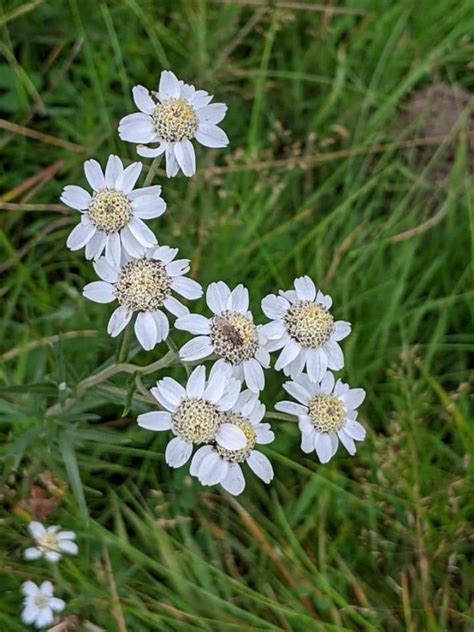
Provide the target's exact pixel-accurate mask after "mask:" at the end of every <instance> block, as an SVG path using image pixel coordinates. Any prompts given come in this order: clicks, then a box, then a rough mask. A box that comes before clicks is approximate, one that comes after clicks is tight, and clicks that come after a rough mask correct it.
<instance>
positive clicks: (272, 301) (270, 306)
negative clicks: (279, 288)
mask: <svg viewBox="0 0 474 632" xmlns="http://www.w3.org/2000/svg"><path fill="white" fill-rule="evenodd" d="M289 307H290V304H289V303H288V301H287V300H286V299H285V298H283V297H282V296H275V294H269V295H268V296H265V298H264V299H263V300H262V311H263V313H264V314H265V316H267V317H268V318H271V319H272V320H273V319H276V318H278V319H280V318H283V316H284V315H285V314H286V312H287V311H288V309H289Z"/></svg>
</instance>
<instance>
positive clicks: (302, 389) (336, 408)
mask: <svg viewBox="0 0 474 632" xmlns="http://www.w3.org/2000/svg"><path fill="white" fill-rule="evenodd" d="M133 99H134V101H135V104H136V106H137V108H138V110H139V112H136V113H133V114H129V115H127V116H125V117H124V118H123V119H122V120H121V121H120V123H119V128H118V131H119V135H120V138H121V139H122V140H124V141H127V142H131V143H137V144H138V146H137V153H138V154H139V155H140V156H142V157H145V158H154V159H155V161H158V160H160V159H161V158H160V157H162V156H165V158H166V173H167V175H168V177H173V176H175V175H177V173H178V171H179V170H181V171H182V172H183V173H184V175H186V176H192V175H194V173H195V171H196V156H195V150H194V146H193V144H192V142H191V141H192V140H193V139H195V140H197V141H198V142H199V143H201V144H202V145H204V146H207V147H225V146H226V145H227V144H228V139H227V136H226V134H225V133H224V132H223V131H222V129H220V128H219V127H218V126H217V124H218V123H220V122H221V121H222V120H223V118H224V116H225V114H226V111H227V106H226V105H224V104H222V103H211V101H212V96H211V95H209V94H208V93H207V92H205V91H204V90H196V89H195V88H194V86H191V85H188V84H186V83H184V82H183V81H180V80H178V79H177V77H176V76H175V75H174V74H173V73H172V72H171V71H163V72H162V73H161V78H160V81H159V87H158V90H157V91H149V90H147V89H146V88H144V87H143V86H135V87H134V88H133ZM156 166H157V162H155V163H154V165H153V166H152V168H151V169H150V171H149V176H150V178H148V177H147V179H146V180H145V183H144V186H143V187H142V188H136V184H137V181H138V178H139V176H140V173H141V170H142V165H141V164H140V163H139V162H135V163H133V164H131V165H129V166H127V167H124V165H123V164H122V161H121V160H120V158H119V157H118V156H115V155H112V156H109V158H108V160H107V163H106V166H105V170H104V171H102V168H101V166H100V165H99V163H98V162H96V161H95V160H88V161H86V163H85V164H84V171H85V176H86V178H87V180H88V183H89V185H90V188H91V190H92V191H91V192H88V191H86V190H85V189H83V188H81V187H78V186H66V187H65V189H64V191H63V194H62V196H61V199H62V201H63V202H64V203H65V204H67V205H68V206H70V207H72V208H73V209H76V210H78V211H79V212H80V214H81V215H80V217H81V219H80V223H79V224H78V225H77V226H76V227H75V228H74V230H73V231H72V233H71V234H70V236H69V238H68V241H67V245H68V247H69V248H70V249H71V250H79V249H81V248H83V247H84V246H85V256H86V258H87V259H89V260H93V266H94V269H95V272H96V273H97V275H98V277H99V279H100V280H98V281H94V282H92V283H89V284H87V285H86V286H85V287H84V290H83V294H84V296H85V297H86V298H88V299H90V300H92V301H95V302H97V303H113V302H116V303H117V307H116V309H115V310H114V311H113V313H112V314H111V316H110V320H109V323H108V327H107V331H108V333H109V334H110V335H111V336H112V337H115V336H118V335H119V334H120V333H121V332H122V331H123V330H124V329H125V328H126V327H127V326H128V325H129V324H130V323H131V322H132V320H134V324H133V327H134V330H135V335H136V337H137V340H138V342H139V344H140V345H141V346H142V348H143V349H145V350H147V351H149V350H152V349H154V347H155V346H156V345H157V344H159V343H160V342H162V341H165V340H167V339H168V337H169V333H170V322H169V316H168V314H171V315H172V316H174V317H175V318H176V320H175V323H174V326H175V328H176V329H178V330H182V331H186V332H188V333H189V334H191V335H192V337H191V338H190V339H189V340H188V341H187V342H186V343H185V344H184V345H183V346H182V347H181V349H180V350H179V360H180V361H181V362H182V364H183V365H185V366H188V367H189V366H190V365H194V364H197V366H196V367H195V368H194V370H193V371H192V372H191V374H190V375H189V378H188V380H187V382H186V384H185V385H182V384H180V383H179V382H177V381H176V380H174V379H172V378H170V377H164V378H162V379H160V380H158V381H157V382H156V386H155V387H153V388H152V389H151V395H152V396H153V398H154V399H155V400H156V410H153V411H150V412H145V413H143V414H141V415H139V416H138V425H139V426H140V427H141V428H144V429H146V430H151V431H169V432H171V435H172V436H171V439H170V441H169V442H168V444H167V447H166V451H165V460H166V463H167V464H168V465H169V466H170V467H173V468H177V467H181V466H183V465H184V464H185V463H187V462H189V461H190V469H189V472H190V474H191V476H193V477H195V478H197V479H198V480H199V481H200V483H201V484H202V485H216V484H220V485H221V486H222V487H223V488H224V489H225V490H227V491H228V492H230V493H231V494H234V495H237V494H240V493H241V492H242V491H243V489H244V487H245V479H244V475H243V470H242V466H243V464H244V463H246V464H247V465H248V466H249V468H250V469H251V470H252V471H253V472H254V473H255V474H256V475H257V476H258V477H259V478H260V479H261V480H263V481H264V482H265V483H269V482H270V481H271V480H272V478H273V468H272V465H271V463H270V461H269V460H268V458H267V457H266V456H265V455H264V454H263V453H262V452H261V451H259V450H258V449H257V447H258V445H265V444H269V443H271V442H272V441H273V440H274V433H273V431H272V430H271V428H270V424H269V423H266V422H264V418H265V416H266V409H265V406H264V405H263V404H262V402H261V401H260V393H261V392H262V390H263V389H264V387H265V370H268V369H269V368H270V362H271V358H270V354H271V353H272V352H275V351H278V352H279V355H278V358H277V359H276V362H275V366H274V368H275V369H276V370H277V371H279V370H282V371H283V373H284V374H285V375H286V376H288V377H289V378H290V381H288V382H286V383H285V384H284V388H285V390H286V391H287V392H288V393H289V394H290V395H291V396H292V397H293V398H294V399H295V400H296V401H282V402H279V403H278V404H277V405H276V409H277V410H278V411H281V412H283V413H286V414H288V415H291V416H295V417H297V418H298V424H299V428H300V430H301V448H302V450H303V451H304V452H306V453H309V452H312V451H315V452H316V454H317V455H318V457H319V460H320V461H321V463H326V462H327V461H329V460H330V459H331V457H332V456H333V455H334V454H335V452H336V450H337V447H338V444H339V441H340V442H341V443H342V444H343V445H344V446H345V448H346V449H347V451H348V452H349V453H350V454H354V453H355V451H356V447H355V441H361V440H362V439H363V438H364V437H365V430H364V428H363V426H362V425H361V424H360V423H359V422H358V421H357V410H356V409H357V407H358V406H359V405H360V404H361V403H362V400H363V399H364V395H365V393H364V391H363V390H362V389H350V388H349V386H348V385H347V384H344V383H343V382H341V381H340V380H338V381H337V382H336V381H335V378H334V376H333V374H332V371H338V370H340V369H342V368H343V366H344V356H343V352H342V349H341V347H340V345H339V343H340V341H342V340H343V339H344V338H346V337H347V336H348V335H349V334H350V332H351V325H350V323H348V322H345V321H341V320H335V318H334V316H333V315H332V313H331V305H332V300H331V298H330V297H329V296H327V295H324V294H323V293H322V292H321V291H318V290H317V289H316V287H315V285H314V283H313V281H312V280H311V279H310V278H309V277H308V276H303V277H300V278H297V279H295V281H294V288H293V289H290V290H286V291H280V292H279V294H278V295H275V294H271V295H269V296H267V297H265V298H264V299H263V301H262V303H261V307H262V311H263V313H264V314H265V315H266V316H267V318H268V319H269V322H267V323H265V324H263V323H262V324H257V323H256V322H255V321H254V316H253V314H252V312H251V311H250V310H249V305H250V300H249V293H248V290H247V289H246V288H245V287H244V286H243V285H237V287H234V288H230V287H229V286H228V285H227V284H226V283H225V282H224V281H217V282H214V283H211V284H210V285H209V286H208V288H207V290H206V296H205V298H206V303H207V307H208V310H209V311H208V312H207V315H204V314H200V313H190V311H189V309H188V307H187V306H186V305H184V304H183V303H182V300H183V299H184V300H195V299H198V298H200V297H201V296H202V294H203V290H202V288H201V286H200V284H199V283H197V282H196V281H194V280H193V279H191V278H189V277H188V276H186V275H187V274H188V272H189V270H190V262H189V260H188V259H177V258H176V256H177V254H178V250H177V249H175V248H171V247H169V246H166V245H162V244H161V243H160V244H158V240H157V238H156V237H155V235H154V233H153V232H152V230H151V229H150V228H149V227H148V226H147V224H146V223H145V222H146V221H147V220H151V219H155V218H158V217H160V216H161V215H162V214H163V213H164V212H165V210H166V203H165V202H164V200H163V199H162V197H161V187H160V186H156V185H152V184H151V177H152V176H153V173H154V171H155V170H156ZM149 179H150V181H149ZM169 346H170V347H171V348H175V345H174V343H172V342H171V341H169ZM207 360H210V361H211V362H212V366H211V367H210V369H209V370H208V371H207V370H206V367H205V365H204V364H203V363H204V362H206V361H207ZM267 416H268V417H271V416H272V415H271V413H270V414H268V415H267ZM276 416H277V417H278V415H276ZM280 417H281V415H280ZM283 417H285V416H283ZM285 419H286V417H285ZM288 419H291V417H290V418H288ZM195 448H196V451H195V452H194V454H193V451H194V449H195ZM63 550H65V549H63ZM29 555H30V556H32V555H37V554H36V553H30V554H29ZM30 559H32V558H30Z"/></svg>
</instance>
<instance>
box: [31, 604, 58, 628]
mask: <svg viewBox="0 0 474 632" xmlns="http://www.w3.org/2000/svg"><path fill="white" fill-rule="evenodd" d="M53 619H54V615H53V611H52V610H51V608H50V607H49V606H46V607H45V608H41V610H40V611H39V614H38V616H37V618H36V622H35V625H36V627H37V628H44V627H46V626H47V625H51V623H52V622H53Z"/></svg>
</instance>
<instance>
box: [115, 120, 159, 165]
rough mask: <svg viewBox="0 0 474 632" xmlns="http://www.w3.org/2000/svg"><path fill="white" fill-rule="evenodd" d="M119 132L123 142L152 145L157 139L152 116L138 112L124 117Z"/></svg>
mask: <svg viewBox="0 0 474 632" xmlns="http://www.w3.org/2000/svg"><path fill="white" fill-rule="evenodd" d="M118 132H119V136H120V138H121V140H124V141H127V142H129V143H150V142H153V140H154V139H155V138H156V132H155V128H154V126H153V121H152V119H151V116H148V114H141V113H138V112H137V113H135V114H128V115H127V116H124V118H123V119H121V120H120V122H119V128H118ZM140 153H141V152H140ZM142 155H143V154H142Z"/></svg>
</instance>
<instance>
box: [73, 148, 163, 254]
mask: <svg viewBox="0 0 474 632" xmlns="http://www.w3.org/2000/svg"><path fill="white" fill-rule="evenodd" d="M141 170H142V165H141V163H139V162H134V163H133V164H131V165H129V166H128V167H127V168H126V169H124V167H123V164H122V161H121V160H120V158H119V157H118V156H114V155H111V156H109V159H108V160H107V166H106V167H105V174H104V173H103V172H102V169H101V167H100V165H99V163H98V162H97V161H96V160H86V162H85V163H84V171H85V174H86V178H87V180H88V182H89V184H90V186H91V188H92V196H91V194H90V193H89V192H88V191H86V190H85V189H83V188H82V187H78V186H75V185H68V186H66V187H65V188H64V190H63V192H62V194H61V202H64V204H66V205H67V206H69V207H71V208H73V209H75V210H77V211H79V212H80V213H81V221H80V223H79V224H78V225H77V226H76V227H75V228H74V229H73V230H72V232H71V234H70V235H69V237H68V239H67V242H66V245H67V247H68V248H69V249H70V250H80V249H81V248H83V247H84V246H85V247H86V252H85V254H86V259H98V258H99V257H100V255H101V254H102V252H103V251H104V249H105V256H106V258H107V261H108V262H109V263H110V264H111V265H119V264H120V261H121V255H122V252H125V253H127V254H128V255H129V256H131V257H137V256H140V255H142V254H143V253H144V252H145V249H146V248H149V247H152V246H156V245H157V243H158V242H157V240H156V237H155V235H154V234H153V232H152V231H151V230H150V228H148V226H147V225H146V224H145V223H144V221H143V220H148V219H153V218H154V217H160V215H163V213H164V212H165V211H166V204H165V201H164V200H163V198H162V197H161V187H160V186H151V187H144V188H141V189H134V187H135V184H136V181H137V179H138V177H139V175H140V172H141Z"/></svg>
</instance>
